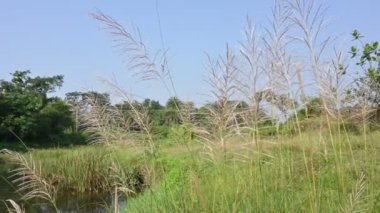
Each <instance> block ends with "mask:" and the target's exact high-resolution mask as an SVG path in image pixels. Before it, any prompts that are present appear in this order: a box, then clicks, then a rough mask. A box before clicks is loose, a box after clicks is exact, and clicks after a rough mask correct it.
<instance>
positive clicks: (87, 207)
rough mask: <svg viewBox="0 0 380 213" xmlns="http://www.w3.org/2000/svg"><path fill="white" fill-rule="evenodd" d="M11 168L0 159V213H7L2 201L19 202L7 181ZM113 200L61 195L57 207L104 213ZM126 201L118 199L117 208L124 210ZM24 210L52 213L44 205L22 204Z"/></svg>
mask: <svg viewBox="0 0 380 213" xmlns="http://www.w3.org/2000/svg"><path fill="white" fill-rule="evenodd" d="M10 170H11V166H10V165H7V164H6V162H5V161H4V160H2V159H1V158H0V212H7V209H6V206H5V204H4V202H3V201H5V200H7V199H12V200H15V201H16V202H17V203H19V204H20V203H25V202H22V201H21V202H20V197H21V195H20V194H17V193H16V192H15V191H16V189H15V188H14V186H12V184H11V183H10V181H9V180H8V179H7V178H8V177H9V175H10V173H9V171H10ZM114 200H115V199H114V198H113V197H112V196H106V195H92V196H87V195H77V194H68V193H67V194H65V193H63V194H62V193H61V194H60V195H59V197H58V201H57V205H58V208H59V210H60V212H61V213H105V212H107V209H109V208H113V207H114V203H115V201H114ZM125 207H126V200H125V199H122V198H119V199H118V208H119V209H125ZM24 208H25V209H26V212H28V213H40V212H41V213H50V212H54V211H52V210H49V208H48V206H47V205H46V204H37V203H34V204H33V203H28V204H24Z"/></svg>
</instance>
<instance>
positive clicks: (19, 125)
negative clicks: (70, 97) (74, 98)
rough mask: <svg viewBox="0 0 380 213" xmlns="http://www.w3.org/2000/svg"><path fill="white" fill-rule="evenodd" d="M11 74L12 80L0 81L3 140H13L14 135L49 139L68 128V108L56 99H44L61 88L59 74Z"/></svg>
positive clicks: (0, 134)
mask: <svg viewBox="0 0 380 213" xmlns="http://www.w3.org/2000/svg"><path fill="white" fill-rule="evenodd" d="M11 75H12V79H11V81H5V80H0V91H1V93H0V107H1V112H0V136H1V137H2V138H5V139H13V137H14V135H13V134H16V135H17V136H18V137H21V138H22V139H24V140H25V139H46V140H49V139H52V137H51V136H52V135H59V134H61V133H63V131H64V129H66V128H68V127H70V125H71V124H72V123H71V122H70V120H71V113H70V112H69V111H68V110H67V109H68V108H67V107H68V106H66V104H65V103H64V102H62V101H60V99H59V98H48V96H47V95H48V93H51V92H54V91H56V89H58V88H59V87H61V86H62V84H63V76H62V75H56V76H52V77H40V76H37V77H34V78H33V77H31V76H30V71H15V72H14V73H11ZM53 111H55V112H54V113H53ZM47 120H49V122H47ZM43 121H44V122H43ZM45 121H46V122H45Z"/></svg>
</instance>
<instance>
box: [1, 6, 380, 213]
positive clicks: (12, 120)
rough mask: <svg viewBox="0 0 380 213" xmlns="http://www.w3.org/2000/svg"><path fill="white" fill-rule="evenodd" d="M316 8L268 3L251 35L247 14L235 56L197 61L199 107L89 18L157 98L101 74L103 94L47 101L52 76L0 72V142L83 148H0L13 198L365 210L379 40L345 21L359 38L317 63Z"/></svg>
mask: <svg viewBox="0 0 380 213" xmlns="http://www.w3.org/2000/svg"><path fill="white" fill-rule="evenodd" d="M324 11H325V10H324V9H323V6H319V5H317V4H316V3H315V2H313V1H312V0H289V1H276V6H275V8H274V10H273V12H274V14H273V24H272V25H271V27H272V28H273V29H272V28H269V29H267V28H266V29H264V32H265V33H267V34H265V36H264V37H263V38H261V37H259V36H258V35H259V34H260V32H258V31H257V29H255V28H254V27H253V25H252V23H251V22H250V21H249V20H248V23H247V27H246V29H245V30H244V41H242V42H240V43H239V44H240V45H241V46H240V48H239V50H238V51H235V50H233V49H231V48H230V47H229V46H227V47H226V53H225V54H224V56H221V57H218V58H217V59H216V60H213V59H212V58H211V57H210V58H209V65H208V67H207V69H208V74H209V78H207V79H206V82H207V83H208V85H209V87H210V92H209V94H210V99H211V100H210V101H209V102H208V103H206V104H205V105H203V106H200V107H196V106H195V105H194V104H193V103H192V102H184V101H181V100H180V99H179V98H177V96H176V90H175V87H174V83H173V79H172V78H171V71H170V69H169V66H168V64H167V60H165V59H166V55H165V52H166V51H162V50H161V51H157V52H158V53H157V54H152V55H157V57H155V58H154V59H152V58H150V57H149V56H150V54H148V49H147V48H146V46H145V45H144V43H143V42H142V41H141V38H138V39H137V38H136V37H134V35H133V34H132V33H130V31H129V30H128V29H125V28H124V27H123V26H122V25H121V24H119V23H118V22H117V21H115V20H114V19H112V18H111V17H110V16H107V15H105V14H103V13H101V12H98V13H94V14H92V17H93V18H95V19H96V20H98V21H99V22H100V23H101V24H102V25H103V26H104V28H105V29H106V30H108V31H109V33H110V34H111V35H112V36H114V39H113V41H114V42H115V47H121V49H117V50H118V51H120V53H121V55H123V56H126V57H127V59H128V60H127V61H128V62H129V64H128V65H129V66H130V67H129V68H130V70H131V72H134V73H133V76H137V77H139V79H140V80H158V81H160V82H162V83H163V85H164V88H165V89H166V90H167V91H168V94H169V96H171V98H169V100H168V101H167V103H166V104H165V105H164V106H163V105H161V104H160V103H159V102H158V101H155V100H151V99H145V100H142V101H141V102H139V101H137V100H136V99H134V97H133V96H132V95H131V94H130V93H128V92H127V91H125V90H124V89H123V88H122V87H120V86H119V85H117V84H116V83H115V82H109V81H106V84H107V85H108V86H109V87H110V89H111V90H112V91H113V92H112V93H110V94H113V95H110V94H108V93H99V92H95V91H88V92H71V93H68V94H66V97H65V99H64V100H62V99H60V98H57V97H53V98H50V97H48V94H49V93H51V92H53V91H55V89H57V88H58V87H60V86H61V85H62V83H63V77H62V76H53V77H35V78H32V77H30V76H29V74H30V73H29V72H15V73H13V74H12V75H13V78H12V80H11V81H10V82H8V81H4V80H3V81H1V84H0V89H1V90H0V91H2V92H1V95H0V104H1V108H2V109H5V110H2V111H1V114H0V118H1V120H0V122H1V123H0V128H1V129H0V134H1V137H2V138H4V140H11V141H14V140H15V138H14V137H15V136H18V137H20V138H21V139H22V140H25V141H29V140H31V141H33V140H38V141H40V143H52V144H65V143H62V141H65V140H66V139H67V138H69V143H72V144H80V141H81V140H84V139H85V140H86V141H87V142H88V144H89V145H82V146H73V147H64V148H54V149H53V148H50V149H44V150H42V149H41V150H27V152H25V153H17V152H14V151H10V150H8V149H6V150H2V152H3V153H4V155H2V156H1V159H3V160H4V161H9V162H12V163H13V164H14V166H16V168H17V169H15V170H13V173H12V174H13V175H12V176H11V178H10V180H11V181H12V183H13V184H14V186H15V187H16V188H18V192H19V193H20V194H22V197H21V199H20V201H19V202H18V203H23V202H32V203H40V202H44V203H48V204H49V205H48V207H46V206H45V208H50V209H51V211H56V212H59V211H60V205H59V202H60V201H59V196H62V195H64V194H67V193H69V194H70V195H71V194H87V195H101V194H107V195H110V196H111V197H112V198H113V199H115V200H116V202H113V203H112V202H110V203H107V204H104V205H105V209H107V210H109V211H110V212H120V211H128V212H378V211H379V210H380V181H379V180H380V176H379V174H380V158H379V155H378V152H379V151H380V144H379V143H378V139H379V138H380V134H379V130H380V129H379V125H378V123H379V103H380V98H379V97H380V47H379V44H378V42H368V43H366V42H364V41H363V40H362V39H363V36H362V35H361V34H360V33H359V32H358V31H357V30H355V31H354V32H353V33H352V36H353V39H354V42H356V41H359V44H360V46H352V47H351V50H350V51H349V50H348V49H347V50H346V51H342V52H336V54H335V55H334V56H333V57H332V58H331V54H329V53H326V52H327V49H328V47H330V45H332V44H330V41H329V39H328V38H327V39H324V38H320V36H321V35H323V33H321V31H322V29H323V27H322V26H324V24H325V22H324V18H323V15H324ZM302 48H303V50H302V51H294V50H295V49H297V50H299V49H302ZM331 49H333V48H331ZM162 52H164V54H163V55H160V54H161V53H162ZM345 54H349V55H350V56H351V59H352V62H353V63H355V64H356V66H355V68H350V69H352V70H350V69H349V66H347V65H348V64H349V63H350V62H347V61H345V60H344V58H345V57H344V55H345ZM156 58H163V60H162V61H160V60H158V61H157V60H156ZM350 72H354V73H355V72H357V73H358V74H357V75H355V77H354V78H352V76H353V75H350V74H349V73H350ZM305 76H306V77H305ZM113 96H115V97H116V99H117V100H120V99H122V100H123V102H120V103H112V101H111V100H113ZM67 144H68V143H67ZM118 197H124V198H126V199H128V202H127V206H126V207H124V208H122V209H120V207H119V206H118V205H117V198H118ZM6 203H7V204H8V207H9V210H10V209H16V210H17V208H19V207H20V206H19V204H17V203H15V202H14V201H13V200H8V201H7V202H6ZM20 211H21V210H20Z"/></svg>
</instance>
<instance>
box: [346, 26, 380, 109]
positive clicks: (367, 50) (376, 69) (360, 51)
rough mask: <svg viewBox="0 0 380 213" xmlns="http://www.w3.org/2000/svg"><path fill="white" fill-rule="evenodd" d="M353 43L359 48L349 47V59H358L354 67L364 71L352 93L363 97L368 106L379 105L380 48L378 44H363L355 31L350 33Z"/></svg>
mask: <svg viewBox="0 0 380 213" xmlns="http://www.w3.org/2000/svg"><path fill="white" fill-rule="evenodd" d="M352 37H353V39H354V41H358V42H359V43H360V44H361V47H356V46H352V47H351V52H350V53H351V58H355V59H358V62H357V63H356V65H359V66H360V67H361V68H362V69H363V70H364V76H363V77H360V78H359V79H358V81H357V85H358V87H357V88H355V89H354V90H353V91H354V93H355V95H356V96H359V97H364V98H365V99H366V101H368V102H369V104H370V105H372V106H374V107H379V105H380V46H379V42H377V41H374V42H369V43H364V42H363V41H362V38H363V36H362V35H361V34H360V33H359V32H358V31H357V30H354V31H353V32H352Z"/></svg>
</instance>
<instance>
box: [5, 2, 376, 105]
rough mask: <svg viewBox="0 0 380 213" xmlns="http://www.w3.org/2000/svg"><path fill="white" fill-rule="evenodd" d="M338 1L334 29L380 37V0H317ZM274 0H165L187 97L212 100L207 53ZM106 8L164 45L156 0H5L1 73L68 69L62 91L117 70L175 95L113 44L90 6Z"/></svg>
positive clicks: (237, 35)
mask: <svg viewBox="0 0 380 213" xmlns="http://www.w3.org/2000/svg"><path fill="white" fill-rule="evenodd" d="M316 1H317V2H326V4H327V5H329V6H330V10H329V13H328V17H329V18H330V20H331V23H332V24H331V26H330V28H329V29H328V33H330V34H331V35H333V36H342V38H346V39H347V41H348V42H347V47H349V45H350V43H349V41H350V40H349V33H350V32H351V31H352V30H353V29H358V30H360V32H362V34H364V35H365V36H366V37H367V38H368V39H369V40H380V25H379V20H380V11H379V9H380V1H379V0H361V1H358V0H333V1H327V0H316ZM273 4H274V0H234V1H232V0H230V1H227V0H187V1H184V0H176V1H174V0H158V9H159V13H160V17H161V24H162V31H163V36H164V40H165V45H166V46H167V47H169V48H170V54H169V55H170V65H171V68H172V72H173V75H174V81H175V84H176V88H177V90H178V94H179V96H180V97H181V98H182V99H189V100H195V101H196V102H199V101H201V100H204V98H202V97H201V96H199V93H201V92H202V90H203V89H202V88H203V85H204V81H203V80H202V79H203V77H204V73H205V63H206V57H205V52H207V53H209V54H210V55H212V56H217V55H218V54H220V53H222V52H223V49H224V46H225V44H226V43H227V42H228V43H230V44H231V45H236V44H237V41H238V40H241V39H242V36H241V31H242V29H243V27H244V24H245V17H246V15H249V16H250V17H251V19H252V20H253V21H254V22H255V23H256V24H257V25H265V24H266V23H267V21H268V18H269V17H270V10H271V8H272V7H273ZM96 10H101V11H103V12H104V13H106V14H109V15H111V16H112V17H114V18H115V19H117V20H118V21H120V22H121V23H123V24H126V25H127V26H131V25H132V24H133V25H135V26H138V27H139V28H140V30H141V32H142V37H143V40H144V41H145V42H146V43H147V44H148V46H149V47H151V48H152V49H153V50H156V49H157V48H159V47H160V46H161V41H160V36H159V35H160V34H159V28H158V19H157V14H156V1H155V0H139V1H137V0H135V1H130V0H124V1H121V0H120V1H105V0H91V1H90V0H83V1H77V0H66V1H51V0H35V1H25V0H2V1H1V2H0V27H1V34H0V79H9V73H10V72H13V71H15V70H31V71H32V74H33V75H42V76H49V75H57V74H62V75H64V76H65V83H64V86H63V88H62V89H61V90H60V91H59V92H58V93H57V95H60V96H63V95H64V94H65V93H66V92H70V91H75V90H79V91H81V90H86V89H94V90H100V91H102V90H104V86H102V85H101V83H99V82H98V81H97V76H102V77H105V78H113V76H116V78H117V79H118V81H119V83H121V84H122V85H123V86H124V87H125V88H126V89H127V90H129V91H132V92H134V93H137V94H138V95H141V96H143V97H149V98H153V99H158V100H160V101H161V102H163V101H164V100H166V99H167V98H168V95H167V93H166V92H165V91H164V89H163V88H162V87H161V86H160V85H159V84H157V83H153V82H144V83H136V80H135V79H133V78H132V77H130V75H129V74H128V70H127V68H126V65H125V64H123V62H122V58H120V57H119V56H118V55H117V54H116V53H115V52H114V50H113V49H112V47H111V45H112V42H111V41H110V38H109V37H108V36H107V35H106V33H105V32H104V31H101V30H100V29H99V23H97V22H96V21H95V20H93V19H92V18H91V17H90V16H89V13H90V12H94V11H96Z"/></svg>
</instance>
